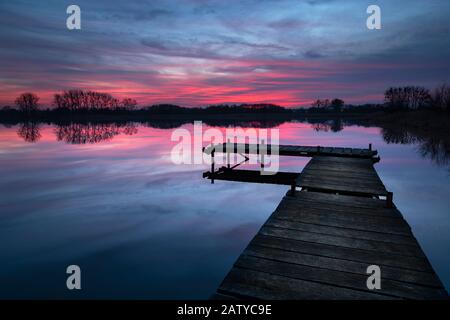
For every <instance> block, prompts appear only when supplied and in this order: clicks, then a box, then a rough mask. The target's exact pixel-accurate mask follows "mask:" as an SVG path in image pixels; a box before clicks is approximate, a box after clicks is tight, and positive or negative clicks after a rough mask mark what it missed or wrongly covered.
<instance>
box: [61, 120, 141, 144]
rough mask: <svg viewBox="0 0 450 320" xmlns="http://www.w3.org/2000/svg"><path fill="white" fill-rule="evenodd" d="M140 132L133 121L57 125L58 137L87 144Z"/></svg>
mask: <svg viewBox="0 0 450 320" xmlns="http://www.w3.org/2000/svg"><path fill="white" fill-rule="evenodd" d="M137 132H138V130H137V127H136V125H135V124H133V123H126V124H119V123H96V124H92V123H88V124H83V123H70V124H68V125H57V126H56V129H55V134H56V139H57V140H58V141H64V142H66V143H69V144H86V143H99V142H102V141H109V140H111V139H112V138H113V137H114V136H117V135H119V134H121V133H123V134H126V135H133V134H136V133H137Z"/></svg>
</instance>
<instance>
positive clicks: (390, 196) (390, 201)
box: [386, 192, 394, 208]
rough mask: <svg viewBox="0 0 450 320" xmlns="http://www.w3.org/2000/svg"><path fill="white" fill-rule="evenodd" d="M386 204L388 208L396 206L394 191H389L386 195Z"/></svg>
mask: <svg viewBox="0 0 450 320" xmlns="http://www.w3.org/2000/svg"><path fill="white" fill-rule="evenodd" d="M386 206H387V207H388V208H393V207H394V194H393V193H392V192H388V193H387V196H386Z"/></svg>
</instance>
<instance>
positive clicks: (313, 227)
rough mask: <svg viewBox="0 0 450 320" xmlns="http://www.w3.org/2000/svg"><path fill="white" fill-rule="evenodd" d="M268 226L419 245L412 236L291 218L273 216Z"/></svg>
mask: <svg viewBox="0 0 450 320" xmlns="http://www.w3.org/2000/svg"><path fill="white" fill-rule="evenodd" d="M265 225H266V226H268V227H274V228H285V229H291V230H297V231H304V232H313V233H320V234H327V235H333V236H340V237H347V238H354V239H362V240H374V241H382V242H389V243H398V244H404V245H410V246H414V247H417V242H416V240H415V239H414V238H413V237H412V236H403V235H397V234H391V233H382V232H373V231H361V230H355V229H351V228H337V227H330V226H324V225H317V224H311V223H303V222H296V221H289V220H282V219H276V218H271V219H269V220H268V221H267V222H266V223H265Z"/></svg>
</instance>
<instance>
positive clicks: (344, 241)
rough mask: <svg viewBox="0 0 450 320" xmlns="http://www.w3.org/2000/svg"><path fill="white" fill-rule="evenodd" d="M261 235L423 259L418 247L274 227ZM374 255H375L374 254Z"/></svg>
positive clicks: (266, 229)
mask: <svg viewBox="0 0 450 320" xmlns="http://www.w3.org/2000/svg"><path fill="white" fill-rule="evenodd" d="M260 233H261V234H263V235H268V236H274V237H279V238H287V239H293V240H301V241H307V242H314V243H323V244H329V245H334V246H337V247H345V248H353V249H360V250H368V251H374V252H390V253H396V254H398V255H404V256H413V257H419V258H422V257H425V256H424V254H423V252H422V251H421V250H420V248H419V247H412V246H406V245H402V244H394V243H387V242H380V241H372V240H362V239H353V238H346V237H338V236H331V235H326V234H317V233H311V232H296V231H294V230H290V229H280V228H274V227H268V226H263V227H262V228H261V230H260ZM374 254H376V253H374Z"/></svg>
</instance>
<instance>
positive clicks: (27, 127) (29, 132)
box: [17, 122, 41, 142]
mask: <svg viewBox="0 0 450 320" xmlns="http://www.w3.org/2000/svg"><path fill="white" fill-rule="evenodd" d="M17 134H18V135H19V137H21V138H22V139H23V140H25V141H26V142H37V141H38V140H39V139H40V138H41V133H40V127H39V124H38V123H36V122H25V123H22V124H21V125H20V127H19V129H18V130H17Z"/></svg>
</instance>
